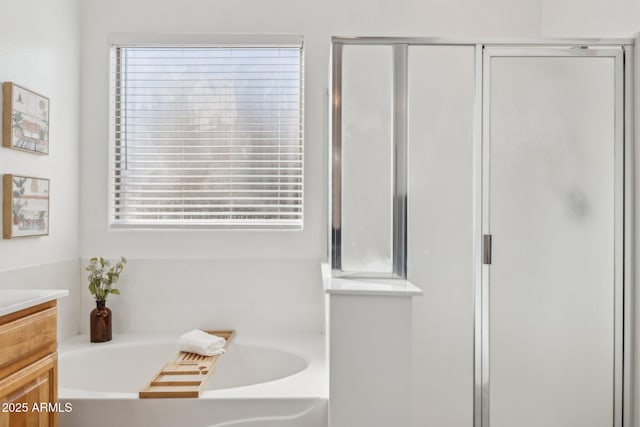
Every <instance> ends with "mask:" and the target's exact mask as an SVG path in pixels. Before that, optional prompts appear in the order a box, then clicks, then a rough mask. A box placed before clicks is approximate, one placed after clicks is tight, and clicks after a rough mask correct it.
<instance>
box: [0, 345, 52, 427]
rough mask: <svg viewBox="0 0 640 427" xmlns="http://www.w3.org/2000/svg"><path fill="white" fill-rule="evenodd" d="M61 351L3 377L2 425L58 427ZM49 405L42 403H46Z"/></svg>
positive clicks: (0, 395)
mask: <svg viewBox="0 0 640 427" xmlns="http://www.w3.org/2000/svg"><path fill="white" fill-rule="evenodd" d="M56 400H57V354H51V355H49V356H47V357H45V358H42V359H40V360H39V361H37V362H35V363H34V364H32V365H29V366H28V367H26V368H24V369H22V370H20V371H18V372H16V373H15V374H13V375H11V376H9V377H7V378H5V379H3V380H0V427H22V426H25V427H27V426H28V427H56V426H57V425H58V415H57V412H55V410H54V409H55V408H54V407H53V405H47V404H48V403H55V402H56ZM43 403H44V404H45V405H42V404H43Z"/></svg>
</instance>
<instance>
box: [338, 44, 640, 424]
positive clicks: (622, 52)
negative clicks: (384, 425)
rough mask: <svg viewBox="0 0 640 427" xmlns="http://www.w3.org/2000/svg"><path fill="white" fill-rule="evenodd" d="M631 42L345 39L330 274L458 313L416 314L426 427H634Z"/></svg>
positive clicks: (417, 402)
mask: <svg viewBox="0 0 640 427" xmlns="http://www.w3.org/2000/svg"><path fill="white" fill-rule="evenodd" d="M632 48H633V41H632V40H620V39H616V40H603V39H587V40H563V39H553V40H533V41H529V40H527V41H515V42H505V41H487V42H477V41H465V40H446V39H438V38H386V37H380V38H378V37H334V39H333V43H332V89H331V92H332V93H331V96H332V99H331V109H332V111H331V121H332V126H331V129H332V131H331V138H332V143H331V156H330V159H331V168H332V171H331V176H332V182H331V205H332V206H331V221H332V224H331V231H330V240H331V247H332V249H331V250H332V253H331V262H332V271H333V274H334V275H335V276H357V277H396V278H409V279H410V280H411V281H412V282H413V283H415V284H416V285H418V286H420V287H422V288H423V290H424V291H425V297H424V298H423V299H425V300H426V301H427V302H425V304H433V306H432V307H434V310H441V313H442V316H441V319H447V320H445V321H443V323H442V324H440V325H438V326H437V327H438V328H439V329H440V330H436V328H431V329H429V331H428V334H429V335H428V336H426V335H425V336H420V335H419V331H420V325H415V323H414V328H416V330H417V331H418V334H417V335H416V334H414V340H417V341H420V340H424V341H426V343H425V344H424V347H425V348H427V347H430V348H427V350H425V351H424V352H423V353H420V351H418V353H417V354H424V356H425V359H424V360H415V357H414V366H417V368H415V369H417V370H416V372H417V373H418V374H417V375H416V376H415V377H414V380H415V381H418V382H428V381H434V384H433V385H425V384H418V385H417V388H415V390H416V393H414V395H417V398H416V399H417V400H416V399H414V415H415V414H418V416H419V417H420V416H422V415H420V411H421V409H420V408H417V409H416V406H417V405H422V403H424V405H425V407H427V408H428V402H421V401H420V399H422V398H424V399H428V398H430V397H429V396H432V397H434V398H437V399H446V396H450V397H451V402H448V403H447V402H446V401H445V400H442V402H441V403H440V404H439V405H436V406H438V407H435V408H433V409H432V410H429V409H427V410H426V411H427V412H428V411H430V412H429V413H428V414H424V417H423V418H421V420H422V422H426V421H427V420H428V421H429V422H432V423H436V424H433V425H437V424H438V423H439V424H440V425H456V426H457V425H460V426H462V425H469V426H471V425H473V426H474V427H513V426H518V427H534V426H535V427H538V426H545V427H606V426H611V427H628V426H630V410H631V405H630V400H629V399H630V395H631V388H630V379H631V372H630V368H631V360H630V342H631V341H630V325H631V298H630V286H631V265H632V263H631V248H632V239H631V237H632V234H631V233H632V229H631V225H632V215H631V212H632V207H631V205H632V202H633V200H634V199H633V195H632V155H631V153H632V151H631V150H632V135H631V131H632V87H631V71H632V70H631V64H633V58H632V54H633V49H632ZM434 171H437V173H436V172H434ZM434 212H441V214H440V215H435V214H434ZM456 218H460V221H457V220H456ZM456 221H457V222H456ZM447 254H449V255H447ZM453 258H455V260H456V262H452V259H453ZM452 289H453V291H452ZM439 298H440V299H441V301H440V302H438V299H439ZM429 301H432V302H429ZM443 304H444V305H446V304H449V307H450V308H451V310H453V311H456V310H457V311H456V313H458V314H456V316H455V317H451V316H450V317H447V316H449V314H447V311H446V309H444V308H439V307H438V306H442V305H443ZM421 309H422V310H427V311H428V309H427V308H425V307H418V308H417V310H418V311H419V310H421ZM414 311H416V307H415V306H414ZM430 315H431V314H429V313H426V314H424V316H430ZM422 318H427V317H422ZM420 319H421V317H420V315H418V316H417V317H414V322H415V321H416V320H417V321H418V322H419V321H420ZM447 328H448V329H447ZM439 343H442V346H440V345H439ZM451 343H455V345H454V344H451ZM416 346H417V347H418V348H419V347H420V346H421V345H420V344H419V343H418V344H416ZM456 346H457V347H456ZM429 352H434V353H435V354H438V352H440V353H441V358H440V359H439V360H441V361H444V362H443V363H451V366H448V369H446V368H447V366H440V367H438V372H436V371H435V369H434V370H433V372H429V375H427V373H426V369H431V368H429V367H428V366H426V365H428V364H429V363H433V362H430V361H429V360H430V359H429V357H430V356H429V354H430V353H429ZM447 352H448V354H446V353H447ZM414 354H416V353H414ZM461 354H462V355H463V356H462V357H460V355H461ZM464 355H468V356H469V357H468V358H466V357H464ZM456 357H458V359H459V360H458V361H457V362H456V360H457V359H456ZM434 360H435V359H434ZM448 360H451V362H448ZM455 363H458V364H457V365H455ZM421 366H424V367H421ZM443 368H445V369H443ZM420 373H422V374H423V375H421V374H420ZM431 374H433V375H431ZM464 390H466V391H464ZM463 391H464V392H463ZM465 393H467V394H465ZM443 396H444V397H443ZM453 399H456V400H457V401H456V402H453ZM467 403H468V405H467ZM447 405H450V406H449V407H448V406H447ZM456 407H457V408H461V409H460V411H461V415H459V417H458V418H457V419H455V417H456V416H457V415H451V409H452V408H456ZM465 408H466V409H465ZM465 411H466V412H465ZM447 417H453V418H447ZM414 423H415V424H416V425H421V424H420V423H419V422H418V421H416V420H415V416H414Z"/></svg>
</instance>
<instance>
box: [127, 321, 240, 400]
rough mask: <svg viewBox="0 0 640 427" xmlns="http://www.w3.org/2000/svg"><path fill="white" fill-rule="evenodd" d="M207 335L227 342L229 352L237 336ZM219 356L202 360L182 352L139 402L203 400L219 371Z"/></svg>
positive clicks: (158, 376)
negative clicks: (214, 374) (171, 399)
mask: <svg viewBox="0 0 640 427" xmlns="http://www.w3.org/2000/svg"><path fill="white" fill-rule="evenodd" d="M205 332H207V333H209V334H213V335H217V336H219V337H222V338H224V339H226V340H227V342H226V343H225V345H224V348H225V349H228V348H229V344H230V343H231V340H232V339H233V336H234V334H235V331H205ZM219 356H221V355H216V356H200V355H199V354H193V353H185V352H184V351H181V352H180V353H178V355H177V356H176V358H175V359H174V360H173V361H171V362H169V363H167V364H166V365H165V366H164V368H162V369H161V370H160V372H158V373H157V374H156V375H155V376H154V377H153V379H152V380H151V381H149V383H148V384H147V385H146V386H145V387H144V388H143V389H142V390H141V391H140V393H139V396H140V398H141V399H148V398H158V397H200V393H201V392H202V390H204V388H205V386H206V385H207V381H209V378H210V377H211V375H212V374H213V372H214V371H215V369H216V363H217V362H218V357H219Z"/></svg>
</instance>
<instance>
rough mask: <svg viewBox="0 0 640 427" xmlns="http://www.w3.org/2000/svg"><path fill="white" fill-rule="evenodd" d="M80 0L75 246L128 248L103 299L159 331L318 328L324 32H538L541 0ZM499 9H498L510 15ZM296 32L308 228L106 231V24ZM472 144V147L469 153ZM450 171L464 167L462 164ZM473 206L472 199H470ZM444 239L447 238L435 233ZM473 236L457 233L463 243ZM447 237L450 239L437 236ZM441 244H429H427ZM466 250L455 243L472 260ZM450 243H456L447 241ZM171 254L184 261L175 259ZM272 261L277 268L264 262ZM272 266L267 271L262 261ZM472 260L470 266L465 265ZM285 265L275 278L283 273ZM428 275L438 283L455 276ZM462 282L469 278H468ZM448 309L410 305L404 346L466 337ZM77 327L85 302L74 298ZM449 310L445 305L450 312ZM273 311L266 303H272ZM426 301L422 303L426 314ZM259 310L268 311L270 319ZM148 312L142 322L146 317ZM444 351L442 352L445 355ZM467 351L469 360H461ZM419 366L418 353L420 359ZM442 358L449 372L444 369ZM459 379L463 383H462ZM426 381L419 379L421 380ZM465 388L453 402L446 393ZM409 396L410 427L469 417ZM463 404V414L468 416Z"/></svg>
mask: <svg viewBox="0 0 640 427" xmlns="http://www.w3.org/2000/svg"><path fill="white" fill-rule="evenodd" d="M80 1H81V16H80V17H81V22H82V25H81V39H82V47H81V52H82V55H81V56H82V76H81V77H82V83H81V88H82V101H81V105H82V123H83V126H82V130H81V136H82V141H83V147H82V153H81V160H82V171H81V175H82V183H83V184H82V187H81V201H82V202H81V219H82V222H81V229H82V239H81V255H82V257H83V258H89V257H91V256H94V255H104V256H109V257H117V256H119V255H124V256H127V257H129V258H130V259H131V265H130V266H129V267H127V268H128V269H129V270H128V271H125V274H124V275H123V281H122V286H121V290H122V292H123V294H122V295H120V296H118V297H114V298H113V299H112V300H111V302H110V303H109V304H110V305H112V306H113V307H114V312H115V316H116V320H115V322H116V323H115V328H116V332H122V331H126V330H136V331H141V330H154V331H159V330H166V331H172V332H177V331H178V330H181V329H186V328H188V327H195V326H202V327H205V326H206V327H218V326H224V327H236V329H238V330H239V331H240V332H241V333H243V332H251V331H259V330H263V329H265V328H271V329H292V328H296V329H302V330H316V331H321V330H322V329H323V327H324V326H323V322H322V317H323V316H322V314H323V312H322V304H323V299H322V289H321V286H322V285H321V281H320V274H319V271H320V269H319V263H320V260H322V259H324V258H325V256H326V250H327V248H326V246H327V245H326V234H327V233H326V230H327V215H326V211H327V207H326V192H327V185H326V182H327V180H328V176H327V170H328V167H327V156H326V153H327V151H328V147H327V141H326V134H327V133H326V120H327V119H326V114H325V111H326V110H327V106H326V104H325V93H326V88H327V86H328V70H329V46H330V40H331V36H332V35H376V36H380V35H390V36H391V35H395V36H412V35H413V36H418V35H420V36H448V37H537V36H539V25H540V0H458V1H450V0H398V1H388V0H373V1H372V0H366V1H365V0H324V1H297V0H273V1H270V2H264V1H263V0H242V1H221V0H189V1H175V0H112V1H109V2H104V1H99V0H80ZM505 17H508V19H506V18H505ZM131 32H134V33H136V32H137V33H213V34H216V33H218V34H224V33H239V34H260V33H295V34H302V35H303V36H304V46H305V101H306V102H305V108H306V111H305V200H304V203H305V218H304V220H305V226H304V231H301V232H243V231H234V232H230V231H206V232H186V231H176V232H168V231H145V232H133V231H109V230H108V229H107V209H108V205H107V200H108V195H107V190H108V182H107V179H108V169H107V168H108V162H107V158H108V113H109V111H108V105H109V104H108V35H109V33H131ZM468 154H469V153H468ZM459 165H460V167H466V163H464V162H460V163H459ZM447 178H450V179H454V180H455V179H458V180H459V182H456V183H455V185H454V188H461V189H462V191H463V193H464V194H462V195H461V197H466V196H467V195H468V191H469V190H470V188H471V182H470V181H469V179H468V178H469V174H468V173H466V172H465V173H462V174H460V175H457V174H456V173H455V171H454V170H451V171H449V173H448V175H447ZM469 203H470V201H469ZM469 215H470V212H458V213H455V212H452V216H451V217H450V218H449V220H450V221H451V222H452V223H456V222H458V223H468V217H469ZM442 238H444V239H446V238H447V236H446V235H445V236H442ZM470 240H471V239H468V240H467V241H465V244H467V245H470V244H471V241H470ZM442 243H443V244H444V243H446V242H442ZM433 246H434V247H438V242H433ZM471 250H472V248H471V247H468V248H461V250H460V252H459V254H460V257H461V259H452V260H451V263H452V264H454V265H455V264H456V262H460V263H466V262H468V253H470V252H471ZM454 253H455V251H454ZM176 260H183V261H184V262H179V261H176ZM272 263H273V264H272ZM269 265H271V267H269V268H267V266H269ZM470 267H471V266H469V268H470ZM280 271H283V272H284V274H281V273H280ZM453 274H454V277H447V276H446V273H445V275H444V276H443V277H435V278H434V281H437V282H438V283H434V284H430V283H418V285H420V286H422V287H425V288H428V287H429V286H434V285H437V286H444V285H443V284H446V283H450V282H451V281H452V280H454V281H455V282H456V283H457V284H458V285H459V286H460V287H464V283H463V282H461V281H460V280H459V278H460V274H457V273H453ZM467 286H468V287H469V289H471V288H472V282H471V281H470V278H469V281H468V283H467ZM448 297H450V298H452V299H453V301H452V305H446V304H444V305H443V304H438V303H435V302H434V301H428V300H427V299H426V298H427V297H424V298H423V300H422V301H420V302H417V303H416V305H414V310H415V311H416V317H415V318H416V319H418V320H420V321H422V320H424V321H425V322H426V320H429V321H430V323H429V324H424V325H421V326H420V327H419V328H415V331H416V332H415V333H414V340H413V341H414V346H415V351H414V355H415V354H417V355H423V354H426V353H428V352H429V348H430V346H431V345H432V343H431V342H430V341H429V340H430V337H433V336H439V335H438V332H437V330H439V329H441V328H442V324H443V323H444V322H449V321H453V322H456V321H457V322H460V324H459V325H457V326H456V327H455V330H463V331H464V334H463V335H461V336H457V337H455V340H457V341H456V342H461V341H466V340H467V339H468V336H467V332H468V327H470V325H468V324H467V321H468V319H469V318H470V313H468V312H464V313H463V312H462V311H461V312H460V316H456V312H455V310H457V309H459V310H466V309H472V307H470V306H469V304H468V300H467V299H468V298H467V297H468V292H464V291H463V292H460V293H458V292H451V293H450V294H448ZM82 307H83V311H84V313H83V324H84V326H83V329H84V330H86V322H85V321H84V318H85V317H86V312H87V311H88V310H89V308H90V307H91V301H90V299H89V298H88V296H86V295H85V296H84V297H83V304H82ZM452 307H455V309H454V310H453V311H452ZM270 310H271V311H270ZM427 310H431V311H430V312H429V313H427ZM269 312H272V313H275V316H276V317H275V318H273V317H270V315H269V314H268V313H269ZM147 313H151V314H150V316H149V317H150V318H148V319H145V318H144V315H145V314H147ZM458 348H459V346H458V344H454V345H451V346H448V347H446V349H444V350H442V351H440V352H439V353H438V358H440V359H441V360H443V361H447V360H456V362H455V363H456V364H462V365H464V364H465V363H466V366H467V368H468V369H467V368H465V370H464V371H460V372H456V371H455V368H456V366H458V365H456V364H454V365H451V366H442V367H441V368H442V372H449V373H450V378H451V379H452V381H453V383H454V384H455V385H454V386H451V387H449V388H448V390H449V393H450V394H448V396H454V397H453V399H451V400H450V401H447V402H446V405H447V407H449V408H453V409H452V411H453V412H455V408H456V407H457V405H458V404H460V403H461V402H462V404H465V405H467V404H468V403H469V402H470V393H471V390H466V387H467V386H468V384H470V379H469V378H467V377H468V374H469V372H470V371H471V370H470V369H471V366H472V365H471V364H472V357H473V355H472V348H471V346H468V349H467V350H468V351H467V352H466V353H464V354H456V351H457V349H458ZM447 352H449V353H447ZM465 360H466V362H465ZM417 363H420V361H417ZM450 368H451V369H450ZM417 372H418V373H419V374H417V375H416V377H415V378H414V380H415V381H416V382H417V383H422V384H427V383H429V384H431V385H430V387H428V389H429V390H437V389H438V387H439V386H440V385H441V384H442V381H448V379H447V378H446V375H442V376H440V377H438V378H436V379H434V378H432V377H429V371H428V370H419V371H417ZM463 389H464V390H463ZM422 390H424V388H422ZM456 390H462V391H461V393H464V397H463V399H462V401H461V402H458V401H456V400H455V395H456ZM428 398H429V395H423V394H421V395H419V396H417V399H416V401H417V402H418V403H419V405H418V408H417V410H416V420H415V425H416V426H423V425H426V424H425V422H426V420H433V419H438V417H439V416H441V415H442V416H444V417H445V418H444V424H441V425H443V426H444V425H447V426H451V427H470V423H469V421H470V417H468V416H467V415H464V416H457V415H455V414H453V412H451V417H450V418H446V411H442V410H438V412H437V414H435V415H434V414H433V413H432V412H433V411H435V410H436V409H435V407H434V405H433V404H431V405H429V404H428V402H425V401H424V400H426V399H428ZM467 413H468V412H465V414H467Z"/></svg>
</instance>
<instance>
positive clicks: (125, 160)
mask: <svg viewBox="0 0 640 427" xmlns="http://www.w3.org/2000/svg"><path fill="white" fill-rule="evenodd" d="M112 64H113V70H112V76H113V81H112V88H113V89H112V108H113V111H112V117H113V123H112V125H113V135H114V151H113V153H112V154H113V163H112V164H113V170H112V176H113V179H112V186H113V187H112V193H111V194H112V195H113V198H112V203H111V206H112V216H111V224H112V225H114V226H130V227H146V226H150V227H168V228H180V227H202V226H204V227H209V226H211V227H230V228H258V229H262V228H297V229H299V228H302V211H303V209H302V189H303V179H302V178H303V171H302V166H303V141H302V135H303V78H302V76H303V70H302V46H295V47H209V46H204V47H203V46H197V47H171V46H168V47H157V46H146V47H141V46H135V47H128V46H116V47H114V48H113V50H112Z"/></svg>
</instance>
